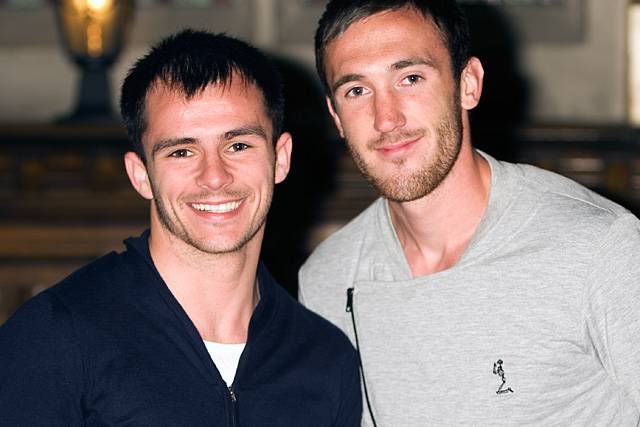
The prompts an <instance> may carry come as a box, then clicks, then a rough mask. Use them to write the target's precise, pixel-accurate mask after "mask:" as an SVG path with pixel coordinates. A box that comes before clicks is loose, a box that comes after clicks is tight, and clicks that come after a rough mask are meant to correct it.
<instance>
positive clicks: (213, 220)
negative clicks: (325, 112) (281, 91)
mask: <svg viewBox="0 0 640 427" xmlns="http://www.w3.org/2000/svg"><path fill="white" fill-rule="evenodd" d="M145 113H146V121H147V126H146V130H145V132H144V135H143V138H142V143H143V147H144V150H145V154H146V157H147V159H148V161H147V164H146V166H145V165H143V164H142V162H140V163H137V164H136V165H135V166H134V169H135V170H136V171H137V172H138V173H142V172H144V173H146V175H147V177H148V179H147V184H148V185H145V182H144V179H143V180H142V182H143V185H142V186H140V185H137V186H136V183H135V182H134V181H135V178H132V182H134V186H136V189H137V190H138V192H139V193H140V194H142V195H143V196H144V197H146V198H148V199H152V200H153V203H152V217H151V233H152V235H153V234H154V233H164V234H169V235H170V236H168V237H169V238H171V239H174V240H175V238H178V239H179V240H180V241H182V242H183V243H186V244H187V245H189V246H191V247H193V248H196V249H198V250H200V251H202V252H205V253H210V254H221V253H229V252H234V251H238V250H240V249H242V248H243V247H244V246H245V245H246V244H247V243H249V242H251V241H254V240H257V242H258V244H259V243H260V242H261V241H262V235H263V233H264V224H265V220H266V216H267V212H268V210H269V206H270V204H271V198H272V195H273V187H274V184H275V183H278V182H280V181H282V180H283V179H284V178H285V177H286V174H287V172H288V165H289V150H290V144H291V139H290V137H289V135H288V134H283V135H282V136H281V137H280V139H279V140H278V142H277V143H276V146H275V149H274V146H273V143H272V141H273V140H272V124H271V120H270V119H269V117H268V115H267V113H266V111H265V107H264V102H263V95H262V93H261V92H260V91H259V90H258V89H257V88H256V86H255V85H253V84H245V83H244V81H243V80H242V79H241V78H239V77H238V76H237V75H234V76H233V78H232V80H231V83H229V84H227V85H225V86H222V85H210V86H208V87H207V88H205V89H204V91H202V92H201V93H199V94H196V95H195V96H194V97H193V98H191V99H188V100H187V99H185V97H184V95H183V94H182V93H180V92H179V91H176V90H174V89H171V88H168V87H166V86H164V85H161V84H159V85H156V86H155V87H153V88H152V89H151V90H150V92H149V94H148V96H147V98H146V108H145ZM129 156H131V157H132V159H130V160H129V161H136V159H137V157H136V158H133V156H134V155H133V153H129ZM137 161H139V159H137ZM136 168H137V169H136ZM134 174H135V172H134ZM130 176H131V173H130Z"/></svg>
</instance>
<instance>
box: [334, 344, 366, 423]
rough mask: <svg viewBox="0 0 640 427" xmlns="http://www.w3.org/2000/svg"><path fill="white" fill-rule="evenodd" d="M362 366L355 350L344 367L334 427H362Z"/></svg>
mask: <svg viewBox="0 0 640 427" xmlns="http://www.w3.org/2000/svg"><path fill="white" fill-rule="evenodd" d="M359 369H360V365H359V364H358V356H357V353H356V352H355V350H353V351H352V352H350V354H349V358H348V359H347V361H346V363H344V364H343V367H342V375H341V390H340V396H341V399H340V405H339V409H338V415H337V417H336V421H335V422H334V423H333V425H334V427H343V426H344V427H360V422H361V418H362V393H361V390H360V370H359Z"/></svg>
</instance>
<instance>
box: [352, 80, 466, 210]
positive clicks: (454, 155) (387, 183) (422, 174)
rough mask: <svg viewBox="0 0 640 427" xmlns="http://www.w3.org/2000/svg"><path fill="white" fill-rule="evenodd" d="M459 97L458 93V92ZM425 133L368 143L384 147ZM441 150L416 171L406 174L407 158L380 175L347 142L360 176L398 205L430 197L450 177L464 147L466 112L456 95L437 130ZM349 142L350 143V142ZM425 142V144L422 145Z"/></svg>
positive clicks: (386, 137)
mask: <svg viewBox="0 0 640 427" xmlns="http://www.w3.org/2000/svg"><path fill="white" fill-rule="evenodd" d="M456 95H458V94H457V91H456ZM425 133H426V132H425V131H424V130H418V131H414V132H409V133H400V135H399V136H398V135H396V136H393V137H390V136H387V135H383V136H381V137H380V138H379V139H377V140H375V141H372V142H370V143H369V144H368V146H367V148H366V149H370V148H369V147H376V146H381V145H384V143H385V140H386V139H388V138H394V139H396V140H397V139H399V138H400V139H411V137H412V136H420V135H424V134H425ZM435 137H436V141H437V143H438V149H437V151H436V153H435V156H434V157H433V158H431V159H430V158H429V156H428V155H427V156H425V158H424V159H422V162H421V165H422V166H421V167H420V168H419V169H418V170H415V171H405V170H404V166H405V163H406V159H400V160H397V161H393V162H392V163H393V166H394V167H395V168H394V171H393V172H392V174H391V175H385V176H383V175H382V174H376V173H375V171H373V167H372V166H370V165H369V164H367V162H366V161H365V160H364V157H363V156H362V154H361V153H360V152H359V151H358V150H357V149H356V148H355V147H353V144H349V143H347V146H348V148H349V151H350V153H351V156H352V158H353V160H354V162H355V164H356V166H357V167H358V169H359V170H360V173H362V175H363V176H364V178H365V179H366V180H367V181H369V183H370V184H371V185H372V186H373V187H374V188H375V189H376V191H378V193H379V194H380V195H381V196H383V197H385V198H386V199H388V200H391V201H394V202H410V201H412V200H416V199H419V198H421V197H424V196H426V195H428V194H430V193H431V192H432V191H433V190H435V189H436V188H437V187H438V186H439V185H440V184H441V183H442V181H443V180H444V179H445V178H446V177H447V175H448V174H449V172H450V171H451V168H453V165H454V164H455V162H456V160H457V159H458V156H459V154H460V149H461V147H462V112H461V110H460V102H459V95H458V96H454V99H453V101H452V108H450V109H449V110H448V111H447V112H446V113H445V114H444V115H443V117H442V118H441V119H440V121H439V123H438V125H437V126H436V129H435ZM347 142H348V141H347ZM421 143H423V142H421Z"/></svg>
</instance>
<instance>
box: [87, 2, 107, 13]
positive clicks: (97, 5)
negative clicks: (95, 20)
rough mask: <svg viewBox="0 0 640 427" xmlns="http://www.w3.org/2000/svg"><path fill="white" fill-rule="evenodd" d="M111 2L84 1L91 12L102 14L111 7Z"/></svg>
mask: <svg viewBox="0 0 640 427" xmlns="http://www.w3.org/2000/svg"><path fill="white" fill-rule="evenodd" d="M111 2H112V0H86V3H87V7H88V8H89V10H91V11H92V12H103V11H105V10H107V9H109V8H110V7H111Z"/></svg>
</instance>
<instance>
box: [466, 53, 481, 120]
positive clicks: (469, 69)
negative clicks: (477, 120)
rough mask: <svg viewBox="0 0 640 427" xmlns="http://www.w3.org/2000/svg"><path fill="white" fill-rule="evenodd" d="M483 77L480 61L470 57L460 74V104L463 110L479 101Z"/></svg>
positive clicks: (470, 107)
mask: <svg viewBox="0 0 640 427" xmlns="http://www.w3.org/2000/svg"><path fill="white" fill-rule="evenodd" d="M483 78H484V69H483V68H482V63H481V62H480V60H479V59H478V58H476V57H471V59H469V61H468V62H467V65H466V66H465V67H464V70H462V75H461V76H460V105H462V108H464V109H465V110H471V109H473V108H475V107H476V106H477V105H478V103H479V102H480V96H481V95H482V80H483Z"/></svg>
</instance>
